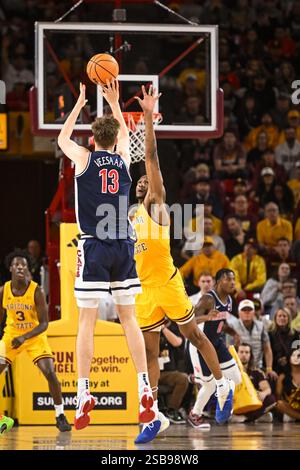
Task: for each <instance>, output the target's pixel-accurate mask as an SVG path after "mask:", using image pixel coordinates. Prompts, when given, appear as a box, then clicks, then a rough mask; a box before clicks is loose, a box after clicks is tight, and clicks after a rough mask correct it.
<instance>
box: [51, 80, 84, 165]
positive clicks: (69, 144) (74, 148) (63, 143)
mask: <svg viewBox="0 0 300 470" xmlns="http://www.w3.org/2000/svg"><path fill="white" fill-rule="evenodd" d="M86 102H87V100H86V99H85V85H83V84H82V83H80V94H79V97H78V100H77V102H76V104H75V106H74V108H73V109H72V111H71V113H70V114H69V116H68V118H67V120H66V122H65V123H64V125H63V127H62V129H61V131H60V133H59V136H58V139H57V141H58V145H59V147H60V148H61V149H62V151H63V152H64V154H65V155H66V156H67V157H68V158H70V160H72V161H73V162H74V163H75V165H76V173H77V174H79V173H81V172H82V171H83V170H84V169H85V167H86V165H87V162H88V157H89V151H88V149H86V148H85V147H82V146H81V145H78V144H76V142H74V140H71V135H72V132H73V130H74V126H75V123H76V120H77V118H78V116H79V113H80V111H81V110H82V108H83V107H84V106H85V105H86Z"/></svg>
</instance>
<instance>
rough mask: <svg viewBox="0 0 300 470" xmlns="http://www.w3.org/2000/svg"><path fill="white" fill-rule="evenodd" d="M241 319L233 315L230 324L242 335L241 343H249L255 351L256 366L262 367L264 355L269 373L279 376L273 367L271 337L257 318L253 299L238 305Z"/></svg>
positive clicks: (254, 360) (254, 362) (272, 375)
mask: <svg viewBox="0 0 300 470" xmlns="http://www.w3.org/2000/svg"><path fill="white" fill-rule="evenodd" d="M238 311H239V319H237V318H234V317H231V318H230V319H229V320H228V323H229V324H230V326H231V327H232V328H233V329H234V330H235V331H236V333H237V334H238V335H239V336H240V338H241V339H240V341H241V343H247V344H249V345H250V346H251V348H252V351H253V365H254V367H259V368H261V367H262V363H263V357H264V360H265V363H266V370H267V375H268V376H270V377H275V378H276V377H277V374H276V372H274V371H273V369H272V364H273V354H272V349H271V345H270V338H269V335H268V333H267V331H266V330H265V328H264V325H263V323H262V322H261V321H259V320H256V319H255V306H254V303H253V302H252V300H248V299H245V300H242V301H241V302H240V303H239V307H238Z"/></svg>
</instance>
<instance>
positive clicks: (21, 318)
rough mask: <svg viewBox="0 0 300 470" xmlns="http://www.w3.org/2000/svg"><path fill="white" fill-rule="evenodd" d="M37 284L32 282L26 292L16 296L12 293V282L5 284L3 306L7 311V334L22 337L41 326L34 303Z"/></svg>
mask: <svg viewBox="0 0 300 470" xmlns="http://www.w3.org/2000/svg"><path fill="white" fill-rule="evenodd" d="M36 288H37V283H36V282H33V281H30V283H29V285H28V288H27V290H26V292H25V293H24V294H23V295H19V296H16V295H14V294H13V293H12V288H11V281H9V282H6V283H5V284H4V290H3V301H2V306H3V308H4V309H5V310H6V314H7V319H6V326H5V333H6V334H8V333H9V334H15V335H16V336H21V335H23V334H25V333H27V332H28V331H31V330H33V328H35V327H36V326H38V324H39V320H38V314H37V310H36V306H35V302H34V293H35V290H36Z"/></svg>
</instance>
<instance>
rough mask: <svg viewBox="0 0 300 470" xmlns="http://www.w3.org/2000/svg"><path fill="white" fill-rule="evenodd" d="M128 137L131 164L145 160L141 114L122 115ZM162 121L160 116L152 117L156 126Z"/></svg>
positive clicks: (143, 124)
mask: <svg viewBox="0 0 300 470" xmlns="http://www.w3.org/2000/svg"><path fill="white" fill-rule="evenodd" d="M123 116H124V119H125V121H126V124H127V127H128V130H129V136H130V146H129V148H130V155H131V163H138V162H140V161H142V160H145V120H144V114H143V113H123ZM161 121H162V115H161V114H159V113H157V114H154V115H153V124H154V125H157V124H159V123H160V122H161Z"/></svg>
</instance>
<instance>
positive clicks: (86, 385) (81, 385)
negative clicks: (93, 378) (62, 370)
mask: <svg viewBox="0 0 300 470" xmlns="http://www.w3.org/2000/svg"><path fill="white" fill-rule="evenodd" d="M89 389H90V381H89V379H88V378H87V377H85V378H80V379H78V384H77V397H80V395H81V394H82V392H84V390H89Z"/></svg>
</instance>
